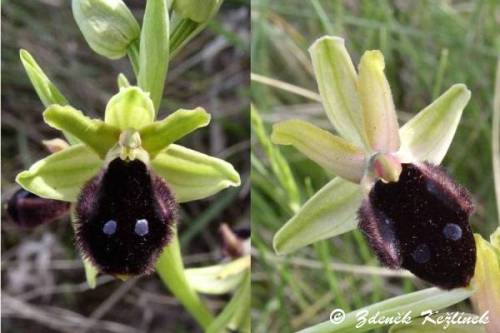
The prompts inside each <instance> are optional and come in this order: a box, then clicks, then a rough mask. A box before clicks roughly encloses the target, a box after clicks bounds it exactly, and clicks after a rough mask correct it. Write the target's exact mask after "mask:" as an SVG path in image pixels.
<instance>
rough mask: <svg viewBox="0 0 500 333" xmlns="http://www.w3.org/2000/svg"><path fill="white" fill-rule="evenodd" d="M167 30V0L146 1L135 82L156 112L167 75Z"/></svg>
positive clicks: (168, 36)
mask: <svg viewBox="0 0 500 333" xmlns="http://www.w3.org/2000/svg"><path fill="white" fill-rule="evenodd" d="M169 30H170V29H169V18H168V5H167V0H149V1H147V2H146V10H145V12H144V20H143V24H142V30H141V40H140V47H139V75H138V84H139V87H141V88H142V89H143V90H144V91H146V92H149V93H150V94H151V99H152V100H153V104H154V108H155V111H156V112H157V111H158V109H159V107H160V102H161V98H162V95H163V87H164V84H165V79H166V77H167V70H168V63H169V38H170V35H169Z"/></svg>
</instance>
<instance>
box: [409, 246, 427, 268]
mask: <svg viewBox="0 0 500 333" xmlns="http://www.w3.org/2000/svg"><path fill="white" fill-rule="evenodd" d="M411 257H412V258H413V260H414V261H415V262H416V263H417V264H425V263H426V262H428V261H429V260H430V259H431V250H430V249H429V246H428V245H427V244H420V245H418V246H417V247H416V248H415V250H413V252H412V253H411Z"/></svg>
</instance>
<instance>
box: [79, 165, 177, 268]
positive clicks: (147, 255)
mask: <svg viewBox="0 0 500 333" xmlns="http://www.w3.org/2000/svg"><path fill="white" fill-rule="evenodd" d="M175 212H176V203H175V200H174V198H173V196H172V194H171V192H170V190H169V188H168V186H167V184H166V183H165V182H164V181H163V180H162V179H161V178H160V177H158V176H156V175H154V174H153V173H151V171H150V170H149V169H148V167H147V166H146V165H145V164H144V163H142V162H141V161H139V160H134V161H129V162H127V161H123V160H121V159H119V158H118V159H115V160H113V161H111V162H110V164H109V165H108V167H107V168H106V169H105V170H103V171H102V172H101V174H100V175H98V176H96V177H95V178H93V179H91V180H90V181H89V182H88V183H87V184H86V185H85V187H84V188H83V190H82V192H81V194H80V198H79V200H78V203H77V207H76V214H77V219H78V221H77V231H76V237H77V244H78V246H79V247H80V249H81V251H82V252H83V254H84V255H85V256H86V257H87V258H89V259H90V260H91V261H92V262H93V263H94V264H95V265H96V266H97V267H98V268H99V269H100V270H101V271H102V272H104V273H108V274H111V275H137V274H143V273H150V272H152V270H153V268H154V264H155V262H156V259H157V258H158V256H159V254H160V252H161V250H162V249H163V248H164V247H165V246H166V245H167V244H168V241H169V239H170V237H171V234H172V230H171V228H172V225H173V224H174V223H175Z"/></svg>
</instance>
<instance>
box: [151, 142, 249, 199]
mask: <svg viewBox="0 0 500 333" xmlns="http://www.w3.org/2000/svg"><path fill="white" fill-rule="evenodd" d="M151 166H152V168H153V170H154V171H155V172H156V173H157V174H158V175H159V176H161V177H163V178H164V179H165V181H166V182H167V184H168V185H169V186H170V188H171V189H172V191H173V192H174V195H175V198H176V200H177V202H187V201H193V200H199V199H203V198H206V197H208V196H211V195H213V194H215V193H217V192H219V191H221V190H223V189H225V188H227V187H229V186H239V185H240V175H239V174H238V172H236V170H235V169H234V167H233V166H232V165H231V164H230V163H228V162H226V161H224V160H221V159H218V158H215V157H212V156H209V155H205V154H202V153H200V152H197V151H195V150H191V149H188V148H185V147H183V146H179V145H176V144H171V145H170V146H168V148H167V149H166V150H164V151H162V152H161V153H159V154H158V155H157V156H156V158H155V159H153V160H152V161H151Z"/></svg>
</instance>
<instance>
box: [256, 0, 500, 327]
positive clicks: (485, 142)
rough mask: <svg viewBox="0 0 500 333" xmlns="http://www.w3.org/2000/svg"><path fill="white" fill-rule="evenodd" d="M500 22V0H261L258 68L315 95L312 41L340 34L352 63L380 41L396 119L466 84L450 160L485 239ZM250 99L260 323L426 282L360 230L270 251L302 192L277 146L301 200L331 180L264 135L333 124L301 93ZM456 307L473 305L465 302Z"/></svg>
mask: <svg viewBox="0 0 500 333" xmlns="http://www.w3.org/2000/svg"><path fill="white" fill-rule="evenodd" d="M499 31H500V4H499V1H496V0H479V1H410V0H406V1H403V0H401V1H384V0H381V1H333V0H332V1H326V0H324V1H317V0H311V1H301V0H287V1H284V0H281V1H276V0H275V1H270V0H254V1H252V47H251V63H252V73H255V74H260V75H263V76H265V77H269V78H273V79H277V80H281V81H284V82H287V83H290V84H293V85H296V86H299V87H303V88H306V89H309V90H311V91H314V92H316V91H317V87H316V83H315V80H314V77H313V71H312V66H311V63H310V59H309V55H308V52H307V49H308V47H309V46H310V44H312V42H313V41H314V40H315V39H316V38H318V37H321V36H323V35H325V34H331V35H339V36H342V37H343V38H345V39H346V46H347V49H348V50H349V52H350V54H351V56H352V58H353V62H354V63H355V64H357V63H358V61H359V58H360V56H361V54H362V52H364V51H365V50H368V49H380V50H382V52H383V53H384V55H385V61H386V73H387V76H388V80H389V83H390V85H391V88H392V93H393V96H394V100H395V104H396V107H397V109H398V117H399V119H400V123H404V122H405V121H406V120H408V119H409V118H410V117H412V116H413V115H414V114H415V113H416V112H418V111H419V110H421V109H422V108H423V107H424V106H426V105H428V104H429V103H430V102H431V101H432V100H434V99H435V98H436V97H437V96H439V95H440V94H441V93H443V92H444V91H445V90H446V89H447V88H448V87H450V86H451V85H452V84H454V83H459V82H462V83H465V84H466V85H467V86H468V88H469V89H470V90H471V91H472V99H471V101H470V103H469V104H468V106H467V108H466V109H465V111H464V114H463V118H462V121H461V123H460V126H459V128H458V131H457V134H456V137H455V140H454V141H453V144H452V146H451V148H450V150H449V153H448V155H447V157H446V159H445V160H444V162H443V165H444V166H445V167H446V169H447V170H448V171H449V173H450V174H451V175H452V176H453V177H454V178H455V179H456V180H457V181H458V182H459V183H462V184H464V185H465V186H466V187H467V188H468V189H469V190H470V191H471V192H472V195H473V199H474V201H475V203H476V212H475V214H474V215H473V217H472V219H471V224H472V228H473V230H474V232H479V233H480V234H482V235H483V236H484V237H489V234H490V233H491V232H492V231H493V230H494V229H495V228H496V226H497V225H498V223H497V221H498V217H497V216H498V215H497V212H496V204H495V193H494V183H493V174H492V158H491V140H492V138H491V128H492V123H491V120H492V110H493V94H494V77H495V68H496V59H497V55H498V54H499V53H498V52H499V50H500V33H499ZM251 98H252V102H253V103H254V106H255V108H256V110H258V112H259V115H260V117H261V119H262V121H263V126H262V127H259V126H254V127H252V152H253V153H252V177H251V179H252V237H253V244H254V247H255V252H254V254H255V256H254V260H253V266H252V269H253V284H252V301H253V308H254V313H253V315H254V323H253V332H256V333H263V332H291V331H295V330H297V329H300V328H304V327H307V326H310V325H312V324H315V323H319V322H323V321H326V320H328V318H329V314H330V312H331V311H332V310H333V309H335V308H338V307H340V308H342V309H344V310H345V311H346V312H347V311H349V310H354V309H357V308H361V307H363V306H366V305H369V304H372V303H374V302H377V301H380V300H383V299H386V298H389V297H391V296H395V295H400V294H403V293H407V292H410V291H413V290H416V289H422V288H424V287H426V286H428V285H427V284H426V283H424V282H422V281H420V280H417V279H414V278H411V277H401V276H398V275H400V274H399V273H398V272H392V273H391V272H390V271H389V272H388V271H386V270H384V269H382V270H381V269H379V266H380V265H379V263H378V261H377V259H376V257H375V256H374V254H373V253H372V252H371V251H370V249H369V248H368V247H367V244H366V242H365V240H364V239H363V237H362V235H361V234H360V232H358V231H355V232H351V233H348V234H344V235H342V236H340V237H337V238H334V239H329V240H326V241H322V242H319V243H316V244H315V245H314V246H308V247H306V248H304V249H302V250H300V251H298V252H295V253H293V254H291V255H288V256H286V257H277V256H276V255H275V254H274V251H273V249H272V246H271V244H272V237H273V235H274V234H275V232H276V231H277V230H278V229H279V228H280V227H281V226H282V225H283V224H284V223H285V222H286V221H287V220H288V219H289V218H290V217H291V216H292V214H293V213H292V210H291V208H290V206H291V203H293V200H294V198H293V194H291V193H290V191H288V190H287V186H286V181H287V177H286V175H284V174H285V173H286V167H283V165H280V164H279V161H280V158H279V154H280V153H281V154H283V156H284V159H285V160H286V161H288V165H289V167H290V169H291V173H292V175H293V178H294V181H295V182H296V183H297V185H298V186H299V189H300V191H299V192H300V202H301V203H303V202H304V201H305V200H306V199H307V198H309V197H310V196H311V194H312V193H314V192H315V191H317V190H318V189H319V188H321V187H322V185H324V184H325V183H326V182H327V181H328V179H329V178H328V176H327V175H326V173H325V172H324V171H323V170H322V169H321V168H320V167H319V166H317V165H316V164H314V163H313V162H311V161H309V160H307V159H306V158H305V157H304V156H303V155H302V154H300V153H299V152H298V151H296V150H295V149H293V148H289V147H283V146H280V147H279V148H277V147H276V146H273V145H272V144H270V143H269V142H268V138H267V137H266V136H265V133H266V132H267V134H269V133H270V127H271V125H272V124H273V123H275V122H278V121H281V120H284V119H289V118H301V119H306V120H308V121H311V122H313V123H315V124H317V125H318V126H320V127H323V128H325V129H328V130H333V129H332V126H331V124H330V123H329V122H328V120H327V118H326V116H325V114H324V112H323V110H322V107H321V105H320V104H318V103H316V102H312V101H311V100H308V99H306V98H304V97H301V96H297V95H294V94H292V93H290V92H287V91H283V90H279V89H276V88H274V87H269V86H268V85H264V84H261V83H257V82H255V81H253V82H252V86H251ZM253 120H254V123H253V124H258V123H259V122H258V119H257V117H255V118H254V119H253ZM270 156H271V158H270ZM284 171H285V172H284ZM288 181H289V179H288ZM332 263H333V264H334V265H335V268H332ZM373 267H375V268H373ZM270 291H272V292H270ZM456 308H457V309H461V310H464V311H471V308H470V305H469V304H468V303H467V302H463V303H462V304H459V305H458V306H457V307H456ZM381 331H384V332H385V331H386V330H385V329H383V330H381Z"/></svg>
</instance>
